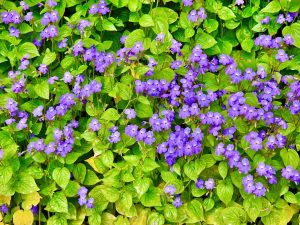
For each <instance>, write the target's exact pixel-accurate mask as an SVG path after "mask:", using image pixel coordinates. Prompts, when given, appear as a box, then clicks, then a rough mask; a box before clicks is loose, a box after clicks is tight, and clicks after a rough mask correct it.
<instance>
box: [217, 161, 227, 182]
mask: <svg viewBox="0 0 300 225" xmlns="http://www.w3.org/2000/svg"><path fill="white" fill-rule="evenodd" d="M218 171H219V173H220V175H221V177H222V178H223V179H225V177H226V176H227V172H228V164H227V162H220V164H219V166H218Z"/></svg>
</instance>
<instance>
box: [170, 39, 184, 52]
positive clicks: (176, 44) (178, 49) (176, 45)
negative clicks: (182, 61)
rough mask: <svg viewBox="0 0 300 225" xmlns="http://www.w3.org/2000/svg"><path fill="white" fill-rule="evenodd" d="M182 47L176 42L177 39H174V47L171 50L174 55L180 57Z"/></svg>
mask: <svg viewBox="0 0 300 225" xmlns="http://www.w3.org/2000/svg"><path fill="white" fill-rule="evenodd" d="M181 46H182V44H181V43H180V42H178V41H176V40H175V39H172V46H171V48H170V50H171V52H172V53H178V54H179V55H181V49H180V48H181Z"/></svg>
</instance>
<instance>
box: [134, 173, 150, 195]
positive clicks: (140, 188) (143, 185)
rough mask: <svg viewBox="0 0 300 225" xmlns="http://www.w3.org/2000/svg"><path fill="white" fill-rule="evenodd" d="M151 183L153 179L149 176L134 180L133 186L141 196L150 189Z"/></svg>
mask: <svg viewBox="0 0 300 225" xmlns="http://www.w3.org/2000/svg"><path fill="white" fill-rule="evenodd" d="M150 184H151V179H150V178H148V177H144V178H139V179H137V180H135V181H134V182H133V187H134V188H135V190H136V193H137V194H138V196H139V198H140V197H141V196H142V195H143V194H145V193H146V191H148V189H149V187H150Z"/></svg>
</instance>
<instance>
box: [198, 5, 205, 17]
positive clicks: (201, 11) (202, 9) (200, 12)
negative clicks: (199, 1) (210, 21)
mask: <svg viewBox="0 0 300 225" xmlns="http://www.w3.org/2000/svg"><path fill="white" fill-rule="evenodd" d="M198 16H199V18H200V19H201V20H205V19H206V17H207V15H206V13H205V9H204V8H202V7H201V8H200V9H199V11H198Z"/></svg>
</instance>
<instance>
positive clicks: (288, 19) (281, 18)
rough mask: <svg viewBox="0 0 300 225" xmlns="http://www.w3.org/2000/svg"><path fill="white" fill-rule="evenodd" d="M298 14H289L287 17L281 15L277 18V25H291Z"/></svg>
mask: <svg viewBox="0 0 300 225" xmlns="http://www.w3.org/2000/svg"><path fill="white" fill-rule="evenodd" d="M297 16H298V12H289V13H287V15H286V16H285V15H284V14H279V15H278V16H277V18H276V23H278V24H283V23H285V22H287V23H291V22H293V20H294V19H295V18H297Z"/></svg>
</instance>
